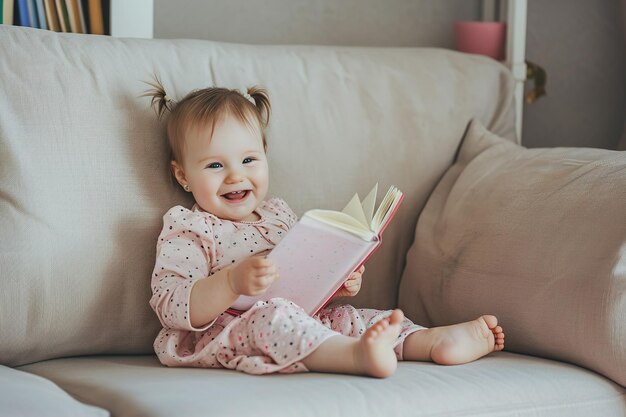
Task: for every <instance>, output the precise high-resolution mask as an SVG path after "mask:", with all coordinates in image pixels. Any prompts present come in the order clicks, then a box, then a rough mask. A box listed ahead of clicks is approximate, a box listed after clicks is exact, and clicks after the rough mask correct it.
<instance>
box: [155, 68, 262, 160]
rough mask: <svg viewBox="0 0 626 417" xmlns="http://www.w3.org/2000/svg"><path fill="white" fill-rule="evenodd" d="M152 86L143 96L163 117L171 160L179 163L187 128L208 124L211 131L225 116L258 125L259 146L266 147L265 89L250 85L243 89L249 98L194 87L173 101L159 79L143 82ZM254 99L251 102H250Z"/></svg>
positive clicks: (161, 117) (232, 93) (225, 90)
mask: <svg viewBox="0 0 626 417" xmlns="http://www.w3.org/2000/svg"><path fill="white" fill-rule="evenodd" d="M146 84H148V85H150V86H151V87H152V89H150V90H148V91H146V93H145V94H143V96H147V97H152V100H151V103H150V105H151V107H152V108H154V110H155V111H156V113H157V116H158V118H159V120H161V119H163V118H164V117H165V118H166V127H167V138H168V143H169V148H170V155H171V159H173V160H175V161H178V162H182V156H183V151H184V145H185V136H186V135H187V133H188V132H189V130H190V129H192V128H196V127H203V126H209V125H210V126H211V134H212V132H213V130H214V129H215V125H216V123H217V122H219V121H220V120H221V118H222V117H223V116H225V115H230V116H233V117H235V118H236V119H237V120H239V121H240V122H242V123H245V124H246V125H247V126H248V127H250V128H253V129H255V128H257V127H258V128H259V129H260V131H261V132H260V133H261V139H262V140H263V149H264V150H267V140H266V138H265V128H266V127H267V124H268V123H269V118H270V113H271V105H270V100H269V96H268V95H267V92H266V91H265V90H264V89H263V88H260V87H257V86H254V87H250V88H248V89H247V90H246V93H247V94H248V95H249V97H250V98H251V99H252V100H250V99H248V98H246V97H245V96H244V95H243V94H242V93H240V92H239V91H238V90H230V89H227V88H221V87H208V88H203V89H199V90H194V91H192V92H190V93H189V94H187V95H186V96H185V97H184V98H183V99H182V100H180V101H178V102H175V101H174V100H172V99H171V97H169V96H168V95H167V94H166V92H165V88H164V87H163V84H162V83H161V80H159V78H158V77H157V76H156V75H155V76H154V80H153V81H151V82H146ZM253 101H254V103H253Z"/></svg>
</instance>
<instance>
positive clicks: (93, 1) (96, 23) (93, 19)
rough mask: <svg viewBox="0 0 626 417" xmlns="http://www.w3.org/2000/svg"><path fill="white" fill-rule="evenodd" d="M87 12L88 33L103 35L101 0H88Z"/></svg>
mask: <svg viewBox="0 0 626 417" xmlns="http://www.w3.org/2000/svg"><path fill="white" fill-rule="evenodd" d="M87 10H88V13H89V28H90V33H93V34H94V35H104V17H103V15H102V1H101V0H89V4H88V7H87Z"/></svg>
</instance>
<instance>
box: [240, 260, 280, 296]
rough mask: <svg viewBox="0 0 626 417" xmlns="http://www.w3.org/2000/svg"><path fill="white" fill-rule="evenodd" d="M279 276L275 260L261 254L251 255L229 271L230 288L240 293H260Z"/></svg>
mask: <svg viewBox="0 0 626 417" xmlns="http://www.w3.org/2000/svg"><path fill="white" fill-rule="evenodd" d="M277 278H278V272H277V270H276V265H275V264H274V262H273V261H271V260H269V259H265V258H261V257H259V256H253V257H250V258H248V259H246V260H244V261H242V262H241V263H239V264H238V265H237V266H235V267H233V268H232V269H231V270H230V271H229V272H228V283H229V284H230V288H231V289H232V290H233V291H234V292H235V293H236V294H239V295H259V294H263V293H264V292H265V290H267V288H268V287H269V286H270V285H271V284H272V282H274V281H275V280H276V279H277Z"/></svg>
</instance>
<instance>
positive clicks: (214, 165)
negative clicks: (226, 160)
mask: <svg viewBox="0 0 626 417" xmlns="http://www.w3.org/2000/svg"><path fill="white" fill-rule="evenodd" d="M221 167H222V164H220V163H219V162H211V163H210V164H208V165H207V166H206V167H205V168H211V169H217V168H221Z"/></svg>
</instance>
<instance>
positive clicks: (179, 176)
mask: <svg viewBox="0 0 626 417" xmlns="http://www.w3.org/2000/svg"><path fill="white" fill-rule="evenodd" d="M170 170H171V171H172V175H173V176H174V178H176V181H178V183H179V184H180V186H181V187H183V188H184V187H185V185H187V184H188V182H187V177H186V176H185V170H184V169H183V166H182V164H179V163H178V162H177V161H174V160H172V161H171V162H170Z"/></svg>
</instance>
